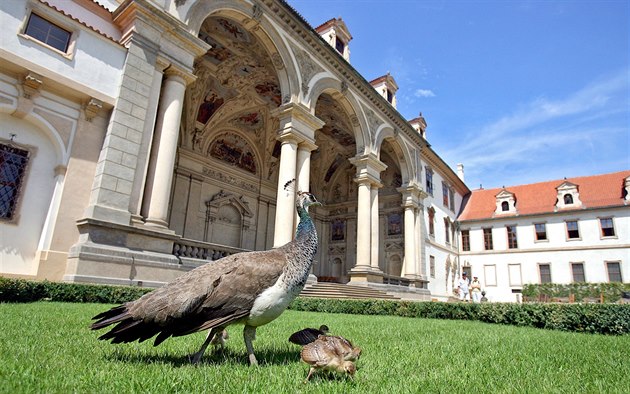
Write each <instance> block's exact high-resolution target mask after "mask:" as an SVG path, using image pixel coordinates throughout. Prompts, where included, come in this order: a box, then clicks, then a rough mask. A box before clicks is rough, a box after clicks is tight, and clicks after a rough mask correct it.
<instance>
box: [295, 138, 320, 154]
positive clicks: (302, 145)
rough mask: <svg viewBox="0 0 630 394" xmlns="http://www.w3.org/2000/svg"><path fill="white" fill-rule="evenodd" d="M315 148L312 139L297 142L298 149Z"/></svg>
mask: <svg viewBox="0 0 630 394" xmlns="http://www.w3.org/2000/svg"><path fill="white" fill-rule="evenodd" d="M316 149H317V145H315V142H314V141H309V140H304V141H300V143H299V144H298V150H303V151H308V152H312V151H314V150H316Z"/></svg>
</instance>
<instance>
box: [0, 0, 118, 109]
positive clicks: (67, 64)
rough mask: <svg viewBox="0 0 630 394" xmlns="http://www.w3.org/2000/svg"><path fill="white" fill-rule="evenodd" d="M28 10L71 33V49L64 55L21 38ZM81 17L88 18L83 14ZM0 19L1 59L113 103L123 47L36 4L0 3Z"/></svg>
mask: <svg viewBox="0 0 630 394" xmlns="http://www.w3.org/2000/svg"><path fill="white" fill-rule="evenodd" d="M31 7H32V9H33V10H34V11H35V12H36V13H38V14H39V15H40V16H42V17H43V18H45V19H47V20H49V21H50V22H52V23H55V24H57V25H58V26H60V27H62V28H64V29H66V30H68V31H71V32H72V34H73V38H72V40H74V47H73V50H71V51H70V53H69V54H68V55H65V56H64V55H63V54H62V53H60V52H59V51H56V50H54V49H51V48H50V47H48V46H46V45H44V44H42V43H40V42H39V41H37V40H35V39H32V38H30V37H28V36H26V35H24V34H23V31H24V29H25V27H26V22H27V20H28V16H29V15H30V12H31ZM77 9H78V10H84V9H82V8H81V7H78V8H77ZM85 15H86V17H87V15H89V13H88V12H87V10H85ZM77 17H83V16H82V15H77ZM0 18H1V25H2V34H0V55H1V56H2V58H4V59H10V60H11V62H13V63H15V64H16V65H17V66H19V67H24V68H26V69H28V70H30V71H33V72H36V73H38V74H41V75H42V76H44V77H47V78H50V79H52V80H53V81H55V82H57V83H61V84H63V85H64V86H65V87H69V88H71V89H75V90H78V91H80V92H83V93H85V94H88V95H90V96H92V97H94V98H96V99H99V100H101V101H104V102H106V103H108V104H112V105H113V104H114V103H115V100H114V98H115V97H116V96H117V95H118V90H119V87H120V81H121V79H120V78H121V70H122V68H123V65H124V62H125V57H126V53H127V51H126V49H125V48H124V47H123V46H121V45H120V44H117V43H115V42H114V41H112V40H110V39H108V38H106V37H104V36H102V35H100V34H98V33H97V32H95V31H92V30H91V29H88V28H86V27H85V26H83V25H81V24H79V23H78V22H76V21H73V20H72V19H70V18H68V17H65V16H63V15H61V14H60V13H58V12H56V11H53V10H51V9H50V8H48V7H46V6H44V5H42V4H39V3H37V2H32V3H29V2H26V1H17V0H9V1H3V2H0Z"/></svg>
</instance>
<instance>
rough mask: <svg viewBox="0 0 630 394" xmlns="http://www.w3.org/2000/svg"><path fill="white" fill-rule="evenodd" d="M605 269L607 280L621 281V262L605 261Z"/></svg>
mask: <svg viewBox="0 0 630 394" xmlns="http://www.w3.org/2000/svg"><path fill="white" fill-rule="evenodd" d="M606 269H607V270H608V281H609V282H623V280H622V278H621V264H620V263H619V262H618V261H607V262H606Z"/></svg>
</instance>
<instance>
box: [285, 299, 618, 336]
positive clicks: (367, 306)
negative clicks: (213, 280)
mask: <svg viewBox="0 0 630 394" xmlns="http://www.w3.org/2000/svg"><path fill="white" fill-rule="evenodd" d="M289 308H290V309H293V310H298V311H309V312H328V313H348V314H363V315H390V316H401V317H419V318H428V319H451V320H477V321H482V322H486V323H494V324H506V325H514V326H522V327H536V328H545V329H553V330H562V331H574V332H585V333H593V334H596V333H599V334H612V335H622V334H629V333H630V305H629V304H556V303H526V304H515V303H482V304H471V303H460V302H456V303H447V302H411V301H383V300H330V299H320V298H305V297H298V298H297V299H296V300H295V301H293V303H292V304H291V305H290V306H289Z"/></svg>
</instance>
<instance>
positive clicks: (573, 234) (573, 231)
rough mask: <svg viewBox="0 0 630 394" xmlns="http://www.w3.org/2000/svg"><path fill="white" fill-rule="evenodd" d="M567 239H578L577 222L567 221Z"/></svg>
mask: <svg viewBox="0 0 630 394" xmlns="http://www.w3.org/2000/svg"><path fill="white" fill-rule="evenodd" d="M566 223H567V238H569V239H578V238H580V231H579V229H578V222H577V220H567V222H566Z"/></svg>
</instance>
